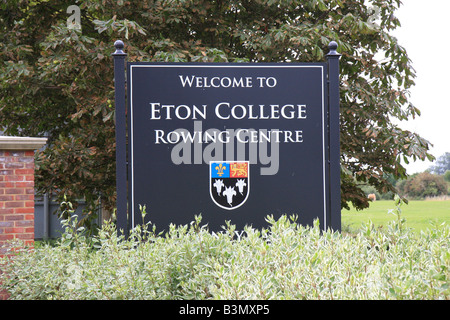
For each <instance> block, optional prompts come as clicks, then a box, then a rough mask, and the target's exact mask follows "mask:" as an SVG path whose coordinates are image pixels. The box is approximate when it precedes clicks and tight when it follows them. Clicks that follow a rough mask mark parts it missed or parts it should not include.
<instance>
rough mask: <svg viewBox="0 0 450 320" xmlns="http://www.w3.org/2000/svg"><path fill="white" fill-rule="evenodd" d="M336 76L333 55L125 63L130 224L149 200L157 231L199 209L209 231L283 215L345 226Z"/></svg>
mask: <svg viewBox="0 0 450 320" xmlns="http://www.w3.org/2000/svg"><path fill="white" fill-rule="evenodd" d="M116 53H117V51H116ZM122 57H123V56H122ZM121 63H123V61H122V62H121ZM117 76H119V75H117V74H116V79H115V80H116V87H117V85H118V83H117V82H118V79H117ZM337 78H338V77H336V79H335V80H333V79H330V74H329V62H328V63H277V64H269V63H236V64H234V63H226V64H217V63H211V64H209V63H142V62H128V63H127V80H128V81H127V90H128V91H127V97H128V99H127V114H126V115H127V119H128V125H127V130H128V131H127V134H128V146H127V151H128V153H127V154H128V167H127V170H128V177H127V180H125V181H124V180H123V175H122V178H119V175H118V188H119V184H120V183H123V184H125V185H127V186H128V199H127V200H126V203H127V205H128V213H129V214H128V216H129V220H127V221H126V222H125V223H127V224H128V226H131V227H133V226H135V225H137V224H140V223H142V219H141V212H140V207H141V206H144V205H145V206H146V210H147V212H148V219H149V220H150V221H152V223H154V224H155V225H156V227H157V229H158V230H167V228H168V226H169V225H170V224H171V223H173V224H176V225H180V224H188V223H190V222H191V221H193V220H194V216H195V215H200V214H201V216H202V223H204V224H208V227H209V229H210V230H212V231H219V230H221V226H223V225H225V221H231V223H232V224H235V225H236V226H237V228H238V229H243V227H244V226H245V225H252V226H253V227H255V228H261V227H265V226H267V223H266V221H265V218H266V217H267V216H268V215H273V216H274V217H275V218H278V217H280V216H281V215H283V214H287V215H292V214H295V215H297V216H298V222H299V223H301V224H305V225H311V224H312V223H313V221H314V220H315V219H319V221H320V225H321V226H322V228H323V229H328V228H333V229H340V196H339V204H338V205H339V208H337V207H336V203H333V199H334V200H336V199H337V197H336V194H339V192H340V191H339V188H340V187H339V180H338V179H339V178H337V179H336V176H334V177H333V175H332V168H331V163H332V162H333V161H332V160H333V159H332V158H333V157H337V160H338V161H339V154H337V155H333V156H332V155H331V153H332V149H334V151H336V150H337V152H339V147H337V148H336V147H335V146H334V147H333V146H331V142H332V141H333V139H332V138H331V139H330V137H331V136H330V134H331V132H330V131H331V129H332V126H331V122H337V123H338V121H339V119H338V115H339V111H338V110H337V112H331V113H330V105H331V104H333V102H330V88H331V86H332V85H331V84H330V83H331V81H330V80H333V81H336V83H337ZM334 89H336V88H334ZM116 90H117V89H116ZM116 98H117V92H116ZM119 99H120V98H119ZM334 105H335V106H336V103H334ZM116 108H117V100H116ZM337 108H338V102H337ZM333 114H334V115H337V117H336V119H331V117H330V115H333ZM117 116H118V114H117V113H116V117H117ZM333 125H335V124H334V123H333ZM124 133H125V132H124ZM119 135H120V134H117V136H119ZM334 140H335V139H334ZM337 141H338V140H337ZM118 149H121V147H119V146H118ZM121 152H123V150H122V151H121ZM119 166H120V164H119ZM120 168H122V172H123V166H120ZM335 172H336V171H335ZM337 177H338V175H337ZM121 179H122V181H120V180H121ZM122 196H123V195H122ZM123 198H125V197H124V196H123ZM123 198H122V199H123ZM122 201H123V200H122ZM118 211H119V194H118ZM118 214H119V213H118ZM338 220H339V221H338ZM118 221H119V219H118ZM121 221H124V219H122V220H121ZM122 223H124V222H122Z"/></svg>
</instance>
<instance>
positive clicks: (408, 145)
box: [0, 0, 432, 209]
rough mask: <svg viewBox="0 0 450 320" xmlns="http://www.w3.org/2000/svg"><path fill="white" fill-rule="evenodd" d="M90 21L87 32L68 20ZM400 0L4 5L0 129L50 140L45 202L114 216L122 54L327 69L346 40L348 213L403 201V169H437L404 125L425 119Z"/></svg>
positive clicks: (27, 0) (43, 164)
mask: <svg viewBox="0 0 450 320" xmlns="http://www.w3.org/2000/svg"><path fill="white" fill-rule="evenodd" d="M74 4H76V5H77V6H78V7H79V9H80V13H81V16H80V22H81V29H77V28H69V27H68V21H67V20H68V18H69V16H70V13H67V8H68V7H69V6H70V5H74ZM400 5H401V2H400V0H368V1H360V0H329V1H325V0H305V1H294V0H252V1H249V0H216V1H211V0H196V1H192V0H155V1H125V0H86V1H73V0H70V1H67V0H34V1H31V0H14V1H13V0H5V1H2V2H0V9H1V10H0V29H1V30H0V57H1V60H2V63H1V65H0V124H1V125H0V126H2V129H3V130H5V131H6V133H7V134H12V135H31V136H48V137H49V143H48V147H47V148H46V149H45V150H44V151H43V152H40V153H39V154H38V156H37V160H38V162H37V163H38V165H37V181H36V185H37V187H38V188H39V190H41V191H51V190H53V191H54V192H57V194H59V195H60V197H62V196H63V195H64V194H65V195H66V196H67V197H68V198H69V199H76V198H85V199H86V200H87V201H88V203H89V204H91V205H92V206H94V205H95V204H96V202H97V201H98V200H99V199H101V200H102V202H103V204H104V205H106V207H107V208H109V209H112V208H113V207H114V206H115V153H114V152H115V136H114V85H113V62H112V57H111V53H112V52H113V51H114V47H113V43H114V41H115V40H117V39H122V40H123V41H124V43H125V50H126V52H127V54H128V60H129V61H170V62H176V61H180V62H189V61H197V62H241V61H248V62H296V61H302V62H316V61H324V54H326V53H327V51H328V49H327V45H328V44H329V42H330V41H332V40H335V41H336V42H337V43H338V45H339V47H338V51H339V52H340V53H341V54H342V57H341V61H340V72H341V82H340V90H341V91H340V99H341V101H340V105H341V110H340V111H341V116H340V121H341V191H342V206H343V207H347V206H348V202H352V203H353V204H354V205H355V206H356V207H357V208H364V207H367V206H368V200H367V198H366V196H365V195H364V192H363V191H362V190H361V189H360V184H361V183H367V184H369V185H372V186H374V187H376V188H377V190H379V191H380V192H386V191H389V190H391V191H392V190H393V188H394V187H393V185H392V184H391V183H390V182H389V181H388V179H387V176H388V175H389V174H392V175H393V176H394V177H395V178H402V177H405V176H406V170H405V168H404V166H403V165H402V164H401V160H402V159H404V160H406V161H408V160H409V159H412V160H416V159H421V160H424V159H426V158H430V159H431V158H432V155H430V154H429V152H428V150H429V142H428V141H426V140H425V139H423V138H422V137H420V136H419V135H417V134H415V133H413V132H409V131H406V130H403V129H402V128H401V127H399V126H398V125H397V124H396V122H397V121H395V122H394V121H393V120H395V119H396V120H408V119H410V118H414V117H416V116H418V115H420V112H419V109H418V108H416V107H415V106H414V105H412V104H411V101H410V98H409V89H410V88H411V86H413V85H414V78H415V73H414V69H413V67H412V65H411V61H410V59H409V58H408V55H407V52H406V50H405V48H404V47H402V46H401V45H400V44H399V43H398V41H397V39H396V38H395V37H393V36H392V34H391V31H392V30H394V29H395V28H396V27H398V26H399V25H400V21H399V20H398V19H397V18H396V17H395V10H396V9H397V8H398V7H399V6H400Z"/></svg>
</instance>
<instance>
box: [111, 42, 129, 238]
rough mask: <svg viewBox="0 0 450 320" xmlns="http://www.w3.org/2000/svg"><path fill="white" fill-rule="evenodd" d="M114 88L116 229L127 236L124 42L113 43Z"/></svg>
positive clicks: (125, 55)
mask: <svg viewBox="0 0 450 320" xmlns="http://www.w3.org/2000/svg"><path fill="white" fill-rule="evenodd" d="M114 47H115V48H116V51H115V52H114V53H113V54H112V56H113V57H114V88H115V110H116V114H115V120H116V193H117V204H116V205H117V209H116V216H117V230H118V232H119V234H124V235H125V236H128V232H129V223H128V188H127V181H128V177H127V173H128V163H127V141H126V137H127V134H126V133H127V126H126V121H127V115H126V98H125V86H126V83H125V60H126V57H127V54H126V53H125V52H124V51H123V48H124V43H123V42H122V41H121V40H117V41H116V42H115V43H114Z"/></svg>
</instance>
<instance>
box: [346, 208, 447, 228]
mask: <svg viewBox="0 0 450 320" xmlns="http://www.w3.org/2000/svg"><path fill="white" fill-rule="evenodd" d="M400 208H401V217H403V218H405V219H406V226H407V227H408V228H412V229H413V230H414V231H417V232H420V231H421V230H426V229H431V228H433V224H432V223H433V222H436V223H438V224H441V223H442V222H445V223H446V224H447V225H450V200H445V201H418V200H414V201H409V202H408V204H403V205H402V206H401V207H400ZM389 209H395V204H394V201H393V200H377V201H375V202H371V204H370V207H369V208H368V209H365V210H362V211H357V210H355V209H354V208H353V207H351V209H350V210H346V209H343V210H342V229H343V230H345V228H349V229H350V230H357V229H359V227H360V226H361V224H362V223H367V222H368V221H369V220H372V222H373V223H374V225H375V226H381V225H383V226H386V225H387V223H388V221H391V220H395V219H397V216H396V215H394V214H388V210H389Z"/></svg>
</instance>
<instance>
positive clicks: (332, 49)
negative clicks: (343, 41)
mask: <svg viewBox="0 0 450 320" xmlns="http://www.w3.org/2000/svg"><path fill="white" fill-rule="evenodd" d="M337 47H338V44H337V42H336V41H331V42H330V43H329V44H328V49H329V50H330V52H328V54H327V56H340V54H339V53H338V52H337V51H336V50H337Z"/></svg>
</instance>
